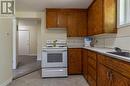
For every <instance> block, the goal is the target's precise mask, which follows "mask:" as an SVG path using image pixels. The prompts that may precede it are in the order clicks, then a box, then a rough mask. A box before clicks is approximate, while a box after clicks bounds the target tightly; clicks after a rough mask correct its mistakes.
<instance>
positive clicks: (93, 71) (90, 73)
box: [88, 66, 96, 80]
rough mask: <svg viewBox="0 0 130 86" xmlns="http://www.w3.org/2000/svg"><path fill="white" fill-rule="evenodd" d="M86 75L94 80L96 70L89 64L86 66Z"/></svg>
mask: <svg viewBox="0 0 130 86" xmlns="http://www.w3.org/2000/svg"><path fill="white" fill-rule="evenodd" d="M88 75H90V76H91V77H92V78H93V79H94V80H96V70H94V69H93V68H92V67H91V66H88Z"/></svg>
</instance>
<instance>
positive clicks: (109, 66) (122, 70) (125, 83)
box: [82, 49, 130, 86]
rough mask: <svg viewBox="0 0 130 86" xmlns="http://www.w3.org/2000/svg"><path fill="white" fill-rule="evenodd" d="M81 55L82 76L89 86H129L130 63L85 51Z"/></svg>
mask: <svg viewBox="0 0 130 86" xmlns="http://www.w3.org/2000/svg"><path fill="white" fill-rule="evenodd" d="M82 55H83V75H84V77H85V79H86V80H87V81H88V83H89V85H90V86H130V63H128V62H126V61H122V60H119V59H114V58H112V57H108V56H105V55H102V54H99V53H97V52H93V51H90V50H87V49H83V53H82ZM85 57H87V58H85ZM85 60H86V61H87V62H86V61H85ZM86 70H87V72H86ZM86 77H87V78H86Z"/></svg>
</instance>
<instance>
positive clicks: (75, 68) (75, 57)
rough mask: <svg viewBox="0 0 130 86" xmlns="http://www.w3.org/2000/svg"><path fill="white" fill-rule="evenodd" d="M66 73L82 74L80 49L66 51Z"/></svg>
mask: <svg viewBox="0 0 130 86" xmlns="http://www.w3.org/2000/svg"><path fill="white" fill-rule="evenodd" d="M68 72H69V74H81V73H82V50H81V49H80V48H69V49H68Z"/></svg>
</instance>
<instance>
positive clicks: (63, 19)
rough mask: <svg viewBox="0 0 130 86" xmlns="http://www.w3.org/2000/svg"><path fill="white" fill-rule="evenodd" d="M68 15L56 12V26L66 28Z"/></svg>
mask: <svg viewBox="0 0 130 86" xmlns="http://www.w3.org/2000/svg"><path fill="white" fill-rule="evenodd" d="M67 19H68V15H67V13H66V12H60V11H59V12H58V19H57V26H58V27H61V28H62V27H63V28H67Z"/></svg>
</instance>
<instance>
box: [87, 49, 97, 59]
mask: <svg viewBox="0 0 130 86" xmlns="http://www.w3.org/2000/svg"><path fill="white" fill-rule="evenodd" d="M88 57H91V58H92V59H94V60H96V53H94V52H92V51H88Z"/></svg>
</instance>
